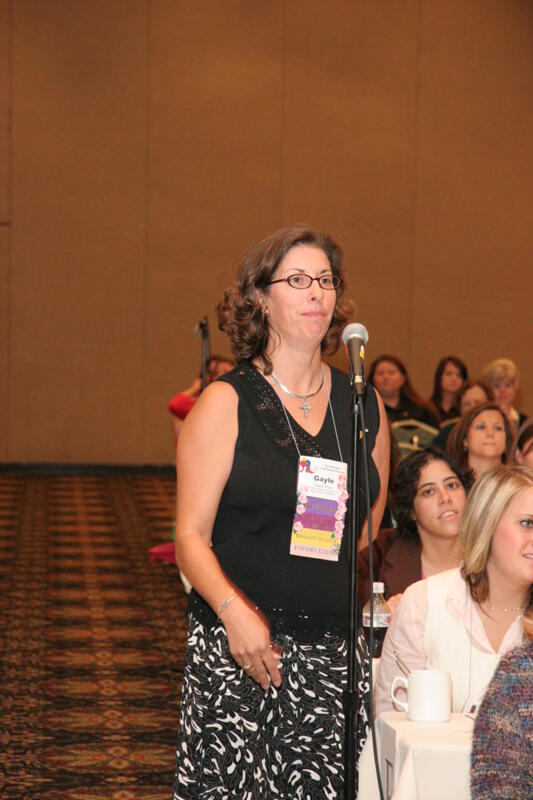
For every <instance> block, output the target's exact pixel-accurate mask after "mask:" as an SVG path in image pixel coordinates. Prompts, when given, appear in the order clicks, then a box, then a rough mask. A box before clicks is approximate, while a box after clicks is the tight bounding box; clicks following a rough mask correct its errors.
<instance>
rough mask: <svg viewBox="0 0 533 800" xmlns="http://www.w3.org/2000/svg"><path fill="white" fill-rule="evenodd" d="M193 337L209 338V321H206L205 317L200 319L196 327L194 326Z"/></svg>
mask: <svg viewBox="0 0 533 800" xmlns="http://www.w3.org/2000/svg"><path fill="white" fill-rule="evenodd" d="M194 335H195V336H202V337H208V336H209V320H208V319H207V317H202V319H201V320H200V322H199V323H198V325H195V327H194Z"/></svg>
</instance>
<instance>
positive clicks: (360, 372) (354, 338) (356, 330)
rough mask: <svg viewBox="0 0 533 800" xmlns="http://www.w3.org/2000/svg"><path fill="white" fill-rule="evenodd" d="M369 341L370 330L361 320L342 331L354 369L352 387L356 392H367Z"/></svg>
mask: <svg viewBox="0 0 533 800" xmlns="http://www.w3.org/2000/svg"><path fill="white" fill-rule="evenodd" d="M367 342H368V331H367V329H366V328H365V326H364V325H361V323H360V322H352V323H350V325H347V326H346V327H345V329H344V330H343V332H342V343H343V344H344V345H345V346H346V354H347V356H348V358H349V360H350V367H351V370H352V387H353V391H354V394H358V395H362V394H364V393H365V344H366V343H367Z"/></svg>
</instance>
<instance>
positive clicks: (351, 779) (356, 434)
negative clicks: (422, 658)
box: [343, 375, 364, 800]
mask: <svg viewBox="0 0 533 800" xmlns="http://www.w3.org/2000/svg"><path fill="white" fill-rule="evenodd" d="M352 390H353V403H352V447H351V452H350V464H349V471H350V481H349V485H350V489H349V491H350V497H351V502H350V505H349V519H348V571H349V576H348V600H349V621H348V674H347V682H346V688H345V690H344V692H343V705H344V800H355V787H356V774H355V764H356V757H355V754H356V752H357V676H358V669H357V659H356V648H357V618H358V608H357V542H358V540H359V536H360V534H361V529H360V528H361V525H360V519H361V516H360V507H361V447H360V444H359V443H360V435H361V433H362V425H361V407H362V403H363V393H364V386H363V385H361V384H360V383H359V384H357V383H355V382H354V380H353V375H352Z"/></svg>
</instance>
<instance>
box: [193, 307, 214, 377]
mask: <svg viewBox="0 0 533 800" xmlns="http://www.w3.org/2000/svg"><path fill="white" fill-rule="evenodd" d="M195 332H196V334H197V335H198V336H201V337H202V356H201V358H202V365H201V374H202V392H203V390H204V389H205V387H206V386H207V360H208V358H209V350H210V347H209V321H208V319H207V317H202V319H201V320H200V322H199V323H198V325H197V326H196V331H195Z"/></svg>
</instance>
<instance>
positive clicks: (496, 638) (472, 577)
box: [376, 466, 533, 713]
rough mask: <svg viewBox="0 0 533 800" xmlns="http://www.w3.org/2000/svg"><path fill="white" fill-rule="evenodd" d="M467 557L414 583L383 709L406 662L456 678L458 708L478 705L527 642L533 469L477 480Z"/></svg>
mask: <svg viewBox="0 0 533 800" xmlns="http://www.w3.org/2000/svg"><path fill="white" fill-rule="evenodd" d="M459 538H460V541H461V543H462V547H463V557H464V562H463V565H462V566H461V568H459V569H453V570H448V571H447V572H442V573H440V574H438V575H434V576H432V577H430V578H428V579H427V580H424V581H419V582H417V583H414V584H412V585H411V586H410V587H409V588H408V589H406V591H405V592H404V594H403V597H402V600H401V601H400V604H399V606H398V608H397V611H396V613H395V614H394V617H393V620H392V622H391V625H390V628H389V630H388V632H387V636H386V638H385V643H384V645H383V652H382V655H381V663H380V669H379V678H378V682H377V686H376V712H377V713H380V712H381V711H387V710H390V709H392V708H393V705H392V700H391V696H390V689H391V684H392V681H393V679H394V678H395V677H396V675H401V674H402V670H401V669H400V668H399V666H398V663H397V657H399V659H398V660H400V661H401V662H403V663H404V664H405V665H406V666H407V667H408V668H409V669H410V670H411V671H412V670H414V669H424V668H425V667H427V668H432V669H443V670H447V671H448V672H449V673H450V674H451V677H452V684H453V711H454V712H462V711H464V710H465V708H466V707H468V708H470V707H471V706H472V705H474V704H476V705H477V704H478V703H479V701H480V700H481V698H482V696H483V694H484V692H485V689H486V687H487V685H488V683H489V681H490V679H491V677H492V674H493V672H494V670H495V669H496V666H497V664H498V661H499V659H500V658H501V656H502V655H503V654H504V653H506V652H507V651H508V650H511V649H512V648H513V647H517V646H518V645H520V644H521V643H522V638H523V627H522V618H523V614H524V612H525V611H528V610H529V612H530V613H531V611H532V608H533V598H532V584H533V471H532V470H531V469H528V468H527V467H520V466H513V467H505V466H501V467H495V468H493V469H492V470H490V471H489V472H486V473H485V474H484V475H483V476H482V477H480V478H479V480H478V481H477V482H476V483H475V485H474V488H473V489H472V490H471V492H470V495H469V497H468V500H467V502H466V505H465V508H464V511H463V514H462V517H461V521H460V524H459Z"/></svg>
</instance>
